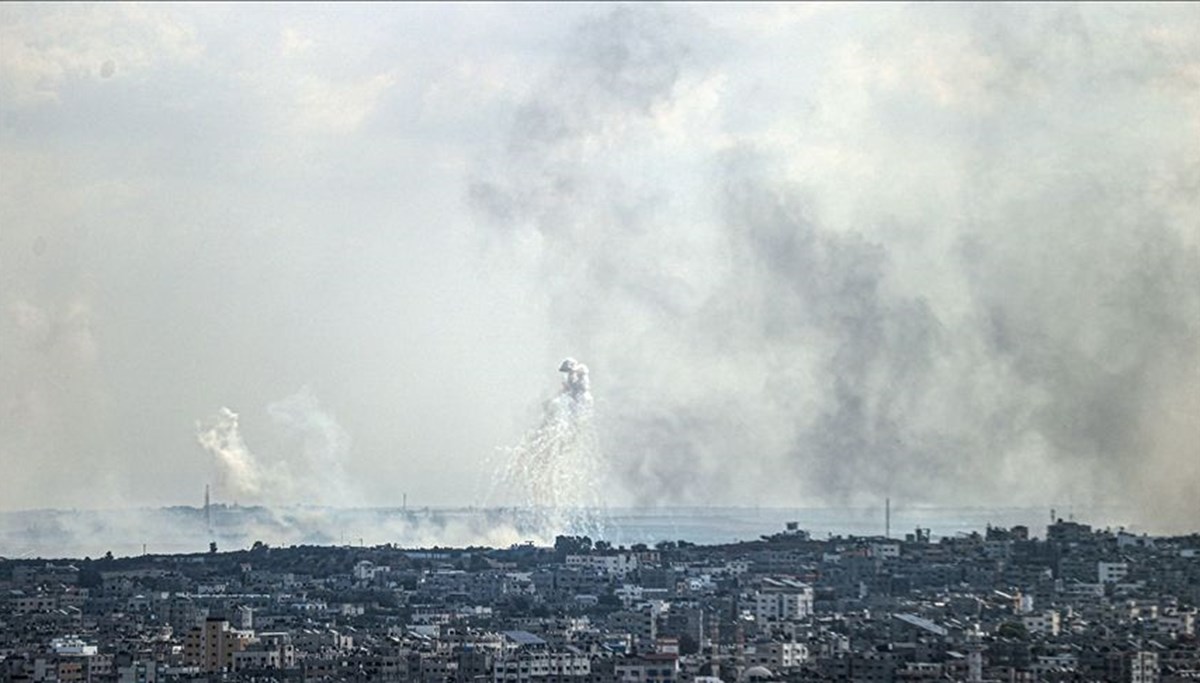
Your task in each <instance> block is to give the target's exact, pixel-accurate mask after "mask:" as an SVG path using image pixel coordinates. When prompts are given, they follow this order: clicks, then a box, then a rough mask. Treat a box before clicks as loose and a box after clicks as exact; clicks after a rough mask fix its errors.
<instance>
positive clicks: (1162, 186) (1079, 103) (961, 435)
mask: <svg viewBox="0 0 1200 683" xmlns="http://www.w3.org/2000/svg"><path fill="white" fill-rule="evenodd" d="M1009 10H1012V11H1009ZM881 14H884V15H886V16H887V17H888V19H889V20H890V21H889V22H881V23H880V27H879V30H877V31H867V32H866V35H863V36H861V37H860V39H859V40H852V41H849V42H847V43H845V44H843V45H841V46H839V48H838V49H833V50H832V52H831V51H830V48H829V46H828V45H825V44H823V41H822V40H821V39H820V38H817V37H813V42H811V43H808V44H805V43H803V42H799V43H796V44H794V45H784V44H783V43H780V44H779V45H775V46H772V48H770V49H772V50H775V51H776V54H778V55H779V56H780V59H779V60H778V61H775V62H773V63H774V64H775V65H776V67H778V68H776V69H772V70H770V72H769V73H766V72H761V71H757V70H754V69H746V68H745V65H744V64H739V63H738V62H737V60H736V59H731V60H730V61H729V63H728V64H725V63H721V61H720V60H714V59H713V58H712V56H711V55H712V54H713V53H714V52H716V51H717V50H716V49H714V48H713V43H714V42H718V43H719V42H721V41H722V40H725V38H724V37H715V36H717V35H718V34H717V32H716V31H715V30H705V29H704V28H703V27H699V26H697V22H698V21H699V19H698V18H697V17H694V16H686V15H688V13H687V12H684V11H675V10H673V9H672V10H668V9H664V8H655V7H650V8H643V7H622V8H618V9H616V10H613V11H612V12H611V13H609V14H608V15H607V16H606V17H604V18H600V19H597V20H595V21H592V22H589V23H585V24H583V25H582V26H580V27H579V28H578V29H577V33H576V34H575V36H573V38H574V39H573V40H572V41H571V44H572V46H573V47H572V49H571V51H570V54H568V55H567V56H566V57H564V58H563V60H562V63H561V65H560V68H559V69H558V70H555V71H554V72H553V73H552V75H550V76H549V77H548V78H547V80H546V82H545V85H544V87H542V88H540V89H534V91H533V93H532V94H531V95H530V98H529V100H528V101H527V103H526V104H525V105H524V107H522V108H521V109H520V110H519V111H518V113H517V116H516V118H515V121H514V124H513V127H512V131H511V137H510V139H509V143H508V145H507V149H508V153H507V154H506V155H505V156H503V157H502V159H500V160H499V161H497V162H496V167H497V169H498V170H497V171H496V172H493V173H483V174H481V175H480V176H479V177H477V178H476V180H475V181H474V182H473V184H472V185H471V197H472V200H473V203H474V205H475V207H476V208H477V210H478V212H479V213H480V215H481V218H482V219H483V220H484V222H485V223H487V224H489V225H492V226H496V227H498V228H502V229H503V230H504V232H505V234H508V235H511V236H512V240H513V244H515V245H517V247H516V248H514V249H513V250H509V251H504V250H501V251H500V253H499V254H498V256H497V258H513V257H514V255H515V257H525V258H529V259H530V260H531V262H533V263H536V264H537V267H539V268H541V269H543V271H544V273H543V275H542V279H543V281H544V282H546V283H547V285H546V286H547V290H548V292H549V294H548V296H549V298H550V301H551V306H552V307H553V308H555V309H556V310H558V311H559V312H560V313H561V314H562V315H563V316H564V317H565V319H566V320H567V321H568V324H566V325H564V328H565V329H564V331H563V334H564V335H565V336H567V337H569V338H572V339H575V338H576V337H578V338H579V339H582V340H585V341H584V342H583V345H582V346H581V348H582V349H583V350H585V351H586V352H587V354H588V356H589V358H592V359H593V361H594V362H595V363H596V364H602V365H603V366H604V367H605V368H606V372H609V373H611V375H612V376H613V378H614V379H613V385H614V386H613V389H612V394H611V399H610V403H609V404H608V405H607V417H608V419H607V420H606V421H605V424H604V428H605V431H604V434H605V438H606V442H608V443H610V450H611V451H612V457H613V458H614V459H615V460H616V461H618V463H619V464H618V468H619V469H620V474H621V479H622V483H623V489H624V490H625V491H626V492H627V493H628V496H629V498H630V499H631V500H633V501H636V502H639V503H647V504H654V503H658V502H664V501H666V502H672V503H675V502H702V501H705V500H756V501H762V502H775V503H781V502H786V501H801V502H803V503H812V502H818V501H820V502H828V503H845V502H856V501H857V502H862V501H869V500H876V499H879V498H882V497H883V496H885V495H890V496H892V497H894V498H900V499H903V500H907V501H914V502H924V503H939V502H940V503H946V502H950V501H963V500H975V501H979V502H981V503H988V502H991V503H1000V502H1002V501H1008V500H1019V501H1022V502H1025V503H1041V502H1052V501H1055V500H1060V501H1064V500H1065V501H1076V502H1079V503H1088V504H1104V503H1110V504H1120V505H1131V506H1133V507H1135V508H1136V509H1140V510H1141V511H1143V512H1142V513H1141V519H1140V520H1139V521H1141V522H1143V523H1147V524H1151V525H1154V526H1156V527H1158V528H1182V527H1183V526H1186V525H1187V524H1191V523H1194V520H1195V519H1197V518H1200V499H1198V498H1197V497H1196V496H1194V495H1190V494H1188V491H1189V490H1192V491H1194V490H1195V488H1196V487H1197V486H1200V480H1198V479H1197V474H1198V472H1197V465H1196V461H1197V451H1196V444H1197V443H1200V418H1198V417H1197V414H1198V413H1196V412H1195V411H1194V410H1193V409H1192V408H1193V407H1194V406H1196V405H1197V402H1198V398H1197V397H1198V396H1200V251H1198V248H1200V239H1198V238H1200V236H1198V234H1197V226H1198V225H1200V220H1198V219H1200V212H1198V211H1197V203H1196V200H1195V198H1194V195H1193V194H1191V193H1190V192H1189V189H1188V188H1192V189H1194V188H1195V185H1196V177H1197V172H1198V169H1200V143H1198V142H1197V141H1198V140H1200V136H1198V135H1197V133H1198V132H1200V131H1198V130H1197V127H1198V123H1200V122H1198V121H1197V119H1196V118H1195V115H1194V111H1195V108H1194V106H1195V105H1196V104H1197V103H1200V100H1197V98H1196V96H1195V92H1194V83H1195V80H1194V79H1195V74H1196V73H1200V71H1197V68H1198V67H1200V48H1197V47H1195V45H1196V43H1191V44H1188V42H1187V39H1188V38H1189V37H1195V36H1196V21H1195V20H1196V19H1197V17H1196V12H1195V11H1194V10H1191V9H1189V10H1187V11H1184V12H1182V13H1181V14H1180V15H1179V16H1177V17H1175V18H1177V19H1178V18H1184V17H1186V18H1187V19H1188V20H1189V21H1190V22H1191V23H1188V24H1186V28H1179V25H1177V24H1174V23H1172V22H1171V21H1170V20H1169V18H1168V17H1167V16H1165V15H1161V14H1158V13H1151V12H1138V11H1134V10H1130V11H1129V12H1126V13H1124V14H1125V16H1121V17H1114V16H1112V15H1108V14H1107V13H1106V12H1104V11H1100V10H1099V9H1098V8H1093V7H1076V6H1053V7H1037V8H1035V7H1020V8H1015V7H1014V8H995V7H981V6H959V7H954V8H936V7H932V6H914V7H905V8H893V9H892V10H888V11H886V12H882V13H881ZM721 18H722V13H721V12H720V11H714V12H713V13H712V16H710V17H709V19H710V21H713V22H714V28H716V27H717V26H719V25H720V20H721ZM805 21H811V22H812V27H815V26H816V25H819V24H820V21H819V17H817V18H811V19H807V20H805ZM802 23H803V21H802ZM837 26H838V22H837V21H836V19H830V30H834V28H836V27H837ZM812 27H810V29H811V28H812ZM809 35H810V36H811V34H809ZM722 47H723V48H724V49H725V50H727V51H728V52H730V53H731V54H733V55H735V56H738V52H739V50H745V49H747V46H745V45H740V44H737V43H732V44H726V45H722ZM785 54H786V55H789V56H790V57H791V58H792V59H794V60H799V64H800V65H799V66H795V67H790V68H791V69H792V70H793V71H794V72H793V71H789V68H783V65H785V64H788V63H789V62H788V61H787V60H785V59H783V58H782V56H783V55H785ZM1167 55H1169V57H1168V56H1167ZM818 58H819V59H823V60H824V61H820V62H818V63H811V60H816V59H818ZM806 60H808V61H809V62H810V63H809V64H807V65H805V61H806ZM789 79H792V80H794V81H795V82H796V83H797V84H798V86H799V87H798V88H797V89H796V90H793V91H790V92H787V91H786V88H787V85H786V82H787V81H788V80H789ZM776 82H778V83H783V84H784V85H779V86H777V83H776ZM773 97H775V98H779V97H786V98H790V99H789V100H788V101H787V102H786V103H787V104H788V105H790V106H791V111H790V115H787V116H784V115H782V112H779V111H775V114H776V116H775V117H774V119H773V120H767V121H763V122H762V123H763V124H764V125H763V126H762V127H759V128H754V127H749V126H745V125H744V121H745V118H744V117H745V116H747V115H749V117H750V118H751V119H753V118H754V116H753V115H750V112H749V109H750V108H753V107H756V106H758V105H759V104H761V102H762V101H763V100H764V99H767V100H768V101H770V100H769V98H773ZM1188 105H1190V107H1189V106H1188ZM773 111H774V110H773ZM739 115H740V116H739ZM531 243H532V244H535V245H537V249H528V248H526V247H524V246H523V245H526V244H531Z"/></svg>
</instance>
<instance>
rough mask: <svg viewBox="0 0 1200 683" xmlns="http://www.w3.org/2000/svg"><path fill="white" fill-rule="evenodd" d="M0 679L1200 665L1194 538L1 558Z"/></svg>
mask: <svg viewBox="0 0 1200 683" xmlns="http://www.w3.org/2000/svg"><path fill="white" fill-rule="evenodd" d="M0 591H2V595H3V602H2V604H0V680H4V681H112V682H117V681H120V682H122V683H124V682H129V683H135V682H136V683H141V682H151V681H297V682H301V681H333V680H346V681H348V680H355V681H358V680H362V681H418V682H421V683H434V682H437V683H443V682H450V681H453V682H467V681H478V682H488V683H492V682H494V683H502V682H512V683H521V682H538V683H567V682H571V683H585V682H595V683H602V682H603V683H607V682H614V683H615V682H621V683H625V682H628V683H634V682H636V683H652V682H665V681H688V682H693V681H694V682H696V683H715V682H716V681H725V682H726V683H733V682H736V681H869V682H872V683H889V682H892V681H944V680H954V681H972V682H983V681H1008V682H1015V681H1021V682H1025V681H1029V682H1032V681H1128V682H1130V683H1152V682H1161V683H1175V682H1181V681H1196V680H1200V642H1198V641H1197V639H1196V621H1197V609H1196V607H1197V605H1198V604H1200V535H1192V536H1184V537H1172V538H1158V537H1148V536H1136V535H1132V534H1127V533H1125V532H1123V531H1111V530H1094V529H1092V528H1090V527H1088V526H1086V525H1083V524H1078V523H1075V522H1072V521H1062V520H1059V521H1056V522H1054V523H1052V524H1051V525H1049V527H1048V528H1047V530H1046V535H1045V537H1044V538H1040V539H1039V538H1033V537H1031V536H1030V534H1029V530H1028V529H1027V528H1025V527H1013V528H1010V529H1002V528H988V529H986V531H984V532H983V533H973V534H970V535H960V536H956V537H948V538H940V539H936V540H934V539H931V537H930V535H929V533H928V531H926V530H920V529H919V530H917V531H916V532H915V533H913V534H910V535H908V536H907V537H906V538H905V539H904V540H898V539H893V538H887V537H830V538H825V539H815V538H812V537H811V536H810V535H809V534H808V533H806V532H804V531H803V530H800V529H799V528H797V527H796V525H789V527H788V529H786V530H785V531H783V532H781V533H778V534H775V535H772V536H764V537H762V538H761V539H760V540H757V541H753V542H743V543H737V544H729V545H717V546H696V545H693V544H690V543H687V542H684V541H676V542H663V543H659V544H658V545H657V546H655V547H648V546H645V545H635V546H632V547H612V546H610V545H609V544H607V543H605V542H602V541H601V542H596V543H593V542H592V540H591V539H588V538H583V537H560V538H559V539H558V542H557V543H556V544H555V546H554V547H553V548H542V547H534V546H533V545H528V544H527V545H521V546H513V547H510V548H506V549H487V548H468V549H441V548H434V549H424V550H411V549H403V548H398V547H393V546H379V547H374V548H365V547H316V546H298V547H297V546H293V547H289V548H271V547H268V546H266V545H263V544H260V543H258V544H255V546H254V547H253V548H252V549H250V550H245V551H237V552H225V553H218V552H215V548H214V549H213V551H212V552H209V553H203V554H194V555H172V556H151V555H147V556H141V557H131V558H119V559H115V558H111V557H106V558H104V559H99V560H90V559H89V560H83V561H74V562H63V561H58V562H49V563H48V562H46V561H44V560H37V561H35V560H18V561H13V560H8V561H0Z"/></svg>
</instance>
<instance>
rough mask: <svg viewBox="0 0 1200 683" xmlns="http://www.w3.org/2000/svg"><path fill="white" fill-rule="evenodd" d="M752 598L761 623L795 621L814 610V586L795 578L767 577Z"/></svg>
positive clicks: (756, 616) (756, 614)
mask: <svg viewBox="0 0 1200 683" xmlns="http://www.w3.org/2000/svg"><path fill="white" fill-rule="evenodd" d="M752 599H753V605H754V607H753V609H754V618H755V619H756V620H757V621H759V622H760V623H767V624H770V623H778V622H784V621H795V620H797V619H803V618H805V617H807V616H809V615H810V614H812V611H813V589H812V586H810V585H808V584H806V583H803V582H800V581H797V580H795V579H789V578H776V577H766V578H764V579H763V580H762V583H761V585H760V586H759V588H758V590H756V591H754V593H753V595H752Z"/></svg>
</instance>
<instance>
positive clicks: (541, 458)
mask: <svg viewBox="0 0 1200 683" xmlns="http://www.w3.org/2000/svg"><path fill="white" fill-rule="evenodd" d="M558 371H559V372H561V373H563V374H564V379H563V385H562V390H561V391H560V392H559V394H558V395H557V396H555V397H554V398H552V399H550V400H549V401H547V402H546V404H545V406H544V414H543V417H542V423H541V425H539V426H538V427H537V428H536V429H533V430H532V431H530V432H529V433H527V434H526V435H525V437H524V438H523V439H522V440H521V442H520V443H519V444H517V445H516V446H514V447H512V448H510V449H506V455H507V463H506V464H505V466H504V469H503V473H502V475H501V478H500V479H501V482H500V483H501V484H503V486H504V487H505V488H507V489H509V490H510V491H512V492H515V493H516V494H517V495H518V496H519V497H520V501H521V503H520V504H521V515H520V518H519V524H520V526H521V527H522V528H524V529H526V530H528V531H529V532H531V533H535V534H537V535H539V536H541V537H542V538H543V540H546V539H552V538H553V537H554V536H555V535H558V534H588V535H593V536H598V535H599V534H600V531H601V530H602V520H601V519H600V516H599V514H598V512H597V508H598V507H599V506H600V503H601V498H600V495H599V492H600V489H601V486H602V485H601V483H600V475H601V474H602V472H601V466H600V465H601V459H600V447H599V441H598V439H597V437H596V430H595V424H594V421H593V409H592V406H593V400H592V394H591V392H590V391H589V381H588V368H587V366H586V365H584V364H583V363H580V362H578V361H576V360H575V359H573V358H567V359H566V360H564V361H563V362H562V364H561V365H559V368H558Z"/></svg>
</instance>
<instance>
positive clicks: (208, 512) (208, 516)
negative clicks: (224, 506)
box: [204, 484, 212, 538]
mask: <svg viewBox="0 0 1200 683" xmlns="http://www.w3.org/2000/svg"><path fill="white" fill-rule="evenodd" d="M204 528H205V529H207V530H208V536H209V538H212V508H211V507H210V506H209V499H208V484H205V485H204Z"/></svg>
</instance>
